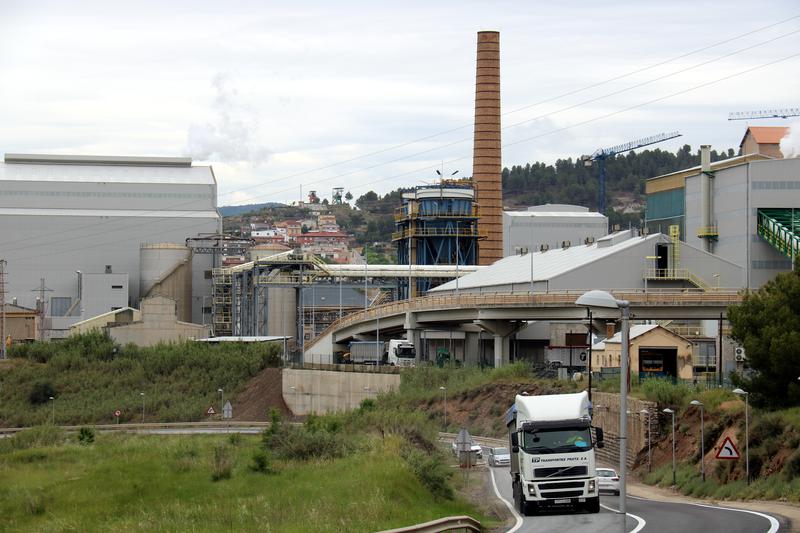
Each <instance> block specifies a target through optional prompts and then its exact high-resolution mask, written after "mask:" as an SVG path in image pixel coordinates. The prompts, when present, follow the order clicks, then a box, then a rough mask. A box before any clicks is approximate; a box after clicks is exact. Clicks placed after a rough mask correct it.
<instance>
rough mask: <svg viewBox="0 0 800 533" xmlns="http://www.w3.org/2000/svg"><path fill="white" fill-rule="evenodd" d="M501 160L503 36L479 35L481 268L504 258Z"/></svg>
mask: <svg viewBox="0 0 800 533" xmlns="http://www.w3.org/2000/svg"><path fill="white" fill-rule="evenodd" d="M501 173H502V162H501V159H500V32H496V31H480V32H478V61H477V68H476V71H475V135H474V144H473V153H472V179H473V181H474V183H475V188H476V191H477V201H478V204H479V205H480V210H481V218H480V220H479V221H478V230H479V231H480V232H481V233H484V234H486V235H487V236H488V239H487V240H484V241H481V243H480V245H479V248H478V264H479V265H490V264H492V263H494V262H495V261H497V260H498V259H501V258H502V257H503V185H502V181H501V180H502V178H501Z"/></svg>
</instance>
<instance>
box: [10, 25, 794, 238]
mask: <svg viewBox="0 0 800 533" xmlns="http://www.w3.org/2000/svg"><path fill="white" fill-rule="evenodd" d="M797 18H800V15H793V16H791V17H788V18H785V19H782V20H780V21H777V22H774V23H772V24H768V25H766V26H761V27H759V28H756V29H753V30H750V31H747V32H744V33H741V34H738V35H735V36H733V37H729V38H727V39H724V40H721V41H717V42H715V43H712V44H709V45H706V46H703V47H700V48H697V49H694V50H692V51H689V52H686V53H683V54H680V55H678V56H675V57H673V58H670V59H667V60H664V61H660V62H657V63H654V64H652V65H649V66H646V67H642V68H639V69H635V70H632V71H629V72H627V73H624V74H620V75H617V76H614V77H612V78H608V79H606V80H603V81H600V82H597V83H593V84H590V85H586V86H584V87H581V88H579V89H575V90H572V91H569V92H566V93H562V94H560V95H556V96H553V97H550V98H546V99H544V100H540V101H538V102H534V103H532V104H528V105H525V106H522V107H519V108H516V109H513V110H510V111H506V112H504V113H502V115H504V116H505V115H510V114H513V113H518V112H520V111H523V110H526V109H530V108H533V107H536V106H539V105H542V104H544V103H549V102H553V101H556V100H560V99H562V98H564V97H567V96H571V95H574V94H578V93H581V92H584V91H587V90H589V89H592V88H596V87H599V86H602V85H606V84H608V83H611V82H613V81H618V80H621V79H624V78H627V77H630V76H632V75H635V74H639V73H642V72H645V71H648V70H652V69H654V68H657V67H659V66H663V65H666V64H669V63H672V62H675V61H677V60H679V59H683V58H686V57H689V56H692V55H696V54H698V53H700V52H703V51H706V50H710V49H712V48H716V47H718V46H721V45H723V44H727V43H730V42H733V41H736V40H739V39H742V38H744V37H747V36H749V35H753V34H755V33H758V32H761V31H764V30H767V29H770V28H774V27H776V26H779V25H782V24H785V23H787V22H789V21H792V20H795V19H797ZM798 31H800V30H796V31H793V32H789V33H787V34H783V35H780V36H778V37H775V38H773V39H769V40H767V41H763V42H761V43H757V44H755V45H752V46H748V47H745V48H742V49H740V50H737V51H734V52H731V53H728V54H725V55H722V56H719V57H717V58H715V59H712V60H708V61H705V62H702V63H699V64H697V65H694V66H692V67H687V68H685V69H680V70H678V71H675V72H673V73H670V74H667V75H663V76H660V77H657V78H654V79H652V80H648V81H645V82H641V83H639V84H636V85H633V86H631V87H628V88H624V89H620V90H617V91H614V92H611V93H608V94H605V95H601V96H598V97H595V98H591V99H589V100H585V101H583V102H580V103H578V104H573V105H570V106H567V107H563V108H561V109H558V110H556V111H552V112H549V113H545V114H542V115H539V116H537V117H533V118H530V119H526V120H524V121H520V122H517V123H514V124H510V125H507V126H504V127H503V129H504V130H505V129H508V128H513V127H516V126H520V125H523V124H527V123H530V122H532V121H535V120H540V119H542V118H546V117H548V116H552V115H554V114H556V113H561V112H563V111H567V110H570V109H575V108H577V107H579V106H581V105H585V104H587V103H593V102H596V101H598V100H601V99H603V98H607V97H609V96H615V95H618V94H621V93H623V92H626V91H629V90H632V89H635V88H638V87H641V86H643V85H647V84H649V83H653V82H655V81H660V80H662V79H665V78H668V77H670V76H673V75H676V74H680V73H683V72H686V71H688V70H691V69H694V68H698V67H700V66H704V65H707V64H709V63H711V62H714V61H718V60H720V59H724V58H726V57H730V56H732V55H735V54H737V53H741V52H744V51H747V50H750V49H752V48H755V47H758V46H762V45H764V44H767V43H770V42H773V41H775V40H778V39H781V38H784V37H787V36H789V35H792V34H795V33H797V32H798ZM471 126H472V124H467V125H463V126H459V127H457V128H451V129H449V130H444V131H441V132H438V133H434V134H431V135H427V136H424V137H420V138H418V139H415V140H412V141H407V142H404V143H401V144H398V145H395V146H391V147H388V148H384V149H381V150H377V151H373V152H370V153H367V154H363V155H360V156H356V157H352V158H349V159H345V160H342V161H338V162H334V163H331V164H329V165H324V166H321V167H316V168H313V169H310V170H306V171H302V172H297V173H294V174H290V175H287V176H282V177H280V178H276V179H275V180H270V181H265V182H261V183H257V184H255V185H252V186H249V187H244V188H240V189H236V190H233V191H229V192H227V193H224V194H221V195H219V196H220V197H224V196H229V195H231V194H235V193H238V192H244V191H248V190H252V189H255V188H259V187H264V186H267V185H272V184H275V183H278V182H281V181H285V180H288V179H292V178H296V177H299V176H303V175H306V174H312V173H314V172H319V171H321V170H327V169H329V168H333V167H336V166H340V165H343V164H347V163H351V162H353V161H358V160H361V159H365V158H367V157H371V156H374V155H379V154H382V153H386V152H390V151H393V150H396V149H399V148H404V147H406V146H410V145H413V144H416V143H419V142H423V141H426V140H430V139H433V138H435V137H439V136H441V135H445V134H447V133H452V132H455V131H459V130H462V129H464V128H467V127H471ZM471 139H472V138H471V137H469V138H463V139H459V140H457V141H453V142H449V143H446V144H443V145H439V146H436V147H433V148H430V149H427V150H423V151H419V152H415V153H413V154H408V155H405V156H401V157H397V158H394V159H390V160H388V161H383V162H381V163H376V164H374V165H370V166H368V167H364V168H359V169H356V170H352V171H348V172H344V173H340V174H337V175H335V176H331V177H329V178H325V180H322V181H316V182H311V184H312V185H314V184H318V183H322V182H327V181H332V180H334V179H338V178H342V177H345V176H350V175H352V174H355V173H358V172H366V171H369V170H374V169H375V168H378V167H381V166H384V165H390V164H392V163H397V162H400V161H404V160H407V159H411V158H414V157H418V156H420V155H425V154H427V153H431V152H435V151H438V150H443V149H445V148H449V147H451V146H455V145H458V144H461V143H464V142H468V141H470V140H471ZM306 185H308V184H306ZM293 189H294V186H293V187H291V188H289V189H284V190H279V191H270V192H267V193H264V194H262V195H258V196H255V197H253V199H257V198H263V197H265V196H270V195H274V194H279V193H282V192H289V191H291V190H293ZM191 203H194V202H183V203H179V204H175V205H173V206H169V207H167V208H162V209H161V210H163V209H173V208H176V207H182V206H185V205H189V204H191ZM151 212H156V211H155V210H154V211H143V212H142V213H140V215H138V216H141V215H142V214H146V213H151ZM138 216H137V218H138ZM126 218H134V217H120V218H118V219H117V220H115V221H113V222H120V221H123V220H124V219H126ZM109 223H110V222H109ZM96 226H97V224H88V225H85V226H81V227H78V228H72V229H71V230H68V231H77V230H80V229H83V228H87V227H96ZM117 231H118V230H117ZM48 235H49V234H43V235H42V236H44V237H46V236H48ZM83 237H84V236H80V237H78V238H83ZM33 238H34V239H35V238H37V237H33ZM30 240H31V238H30V237H29V238H27V239H17V240H15V241H9V242H7V243H6V245H9V244H14V243H16V242H30ZM65 240H69V239H64V238H63V236H62V238H61V239H60V240H59V241H57V242H64V241H65ZM48 244H52V243H42V244H40V246H46V245H48Z"/></svg>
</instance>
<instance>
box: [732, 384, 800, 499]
mask: <svg viewBox="0 0 800 533" xmlns="http://www.w3.org/2000/svg"><path fill="white" fill-rule="evenodd" d="M798 379H800V378H798ZM733 393H734V394H738V395H739V396H744V461H745V469H746V470H745V472H746V474H747V484H748V485H749V484H750V413H749V411H750V406H749V403H748V400H747V397H748V396H750V393H749V392H747V391H744V390H742V389H733Z"/></svg>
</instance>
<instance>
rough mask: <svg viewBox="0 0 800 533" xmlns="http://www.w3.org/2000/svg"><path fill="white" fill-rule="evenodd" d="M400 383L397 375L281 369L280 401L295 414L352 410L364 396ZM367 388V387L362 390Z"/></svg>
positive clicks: (368, 396)
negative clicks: (281, 393) (281, 391)
mask: <svg viewBox="0 0 800 533" xmlns="http://www.w3.org/2000/svg"><path fill="white" fill-rule="evenodd" d="M398 385H400V375H399V374H379V373H374V372H369V373H365V372H335V371H328V370H300V369H292V368H286V369H284V370H283V385H282V387H283V400H284V401H285V402H286V405H288V406H289V409H291V410H292V412H293V413H294V414H295V415H298V416H303V415H307V414H309V413H329V412H333V411H346V410H348V409H354V408H356V407H358V406H359V405H360V404H361V401H362V400H364V399H366V398H375V396H376V395H377V394H378V393H379V392H384V391H388V390H392V389H394V388H396V387H397V386H398ZM365 387H368V389H365Z"/></svg>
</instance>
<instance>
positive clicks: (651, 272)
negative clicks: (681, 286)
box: [644, 268, 716, 291]
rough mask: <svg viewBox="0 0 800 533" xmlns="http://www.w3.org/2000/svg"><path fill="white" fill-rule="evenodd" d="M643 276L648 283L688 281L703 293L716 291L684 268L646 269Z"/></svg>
mask: <svg viewBox="0 0 800 533" xmlns="http://www.w3.org/2000/svg"><path fill="white" fill-rule="evenodd" d="M644 275H645V277H646V278H647V279H648V280H649V281H658V280H662V281H688V282H690V283H692V284H693V285H694V286H695V287H698V288H700V289H703V290H704V291H709V290H716V288H713V287H711V286H710V285H709V284H708V283H706V282H705V281H704V280H703V279H702V278H701V277H700V276H697V275H696V274H694V273H692V271H690V270H689V269H686V268H648V269H647V270H645V274H644Z"/></svg>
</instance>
